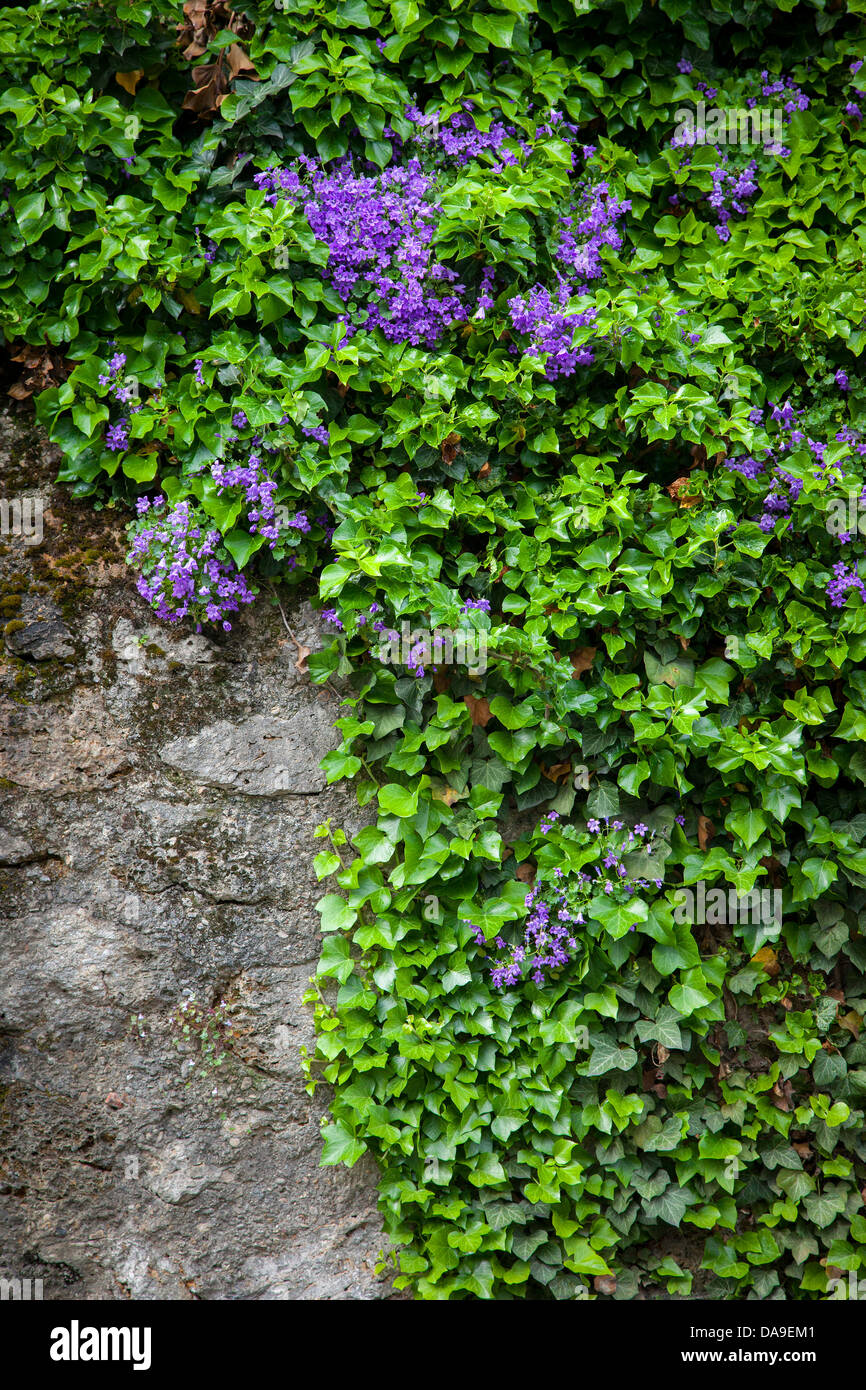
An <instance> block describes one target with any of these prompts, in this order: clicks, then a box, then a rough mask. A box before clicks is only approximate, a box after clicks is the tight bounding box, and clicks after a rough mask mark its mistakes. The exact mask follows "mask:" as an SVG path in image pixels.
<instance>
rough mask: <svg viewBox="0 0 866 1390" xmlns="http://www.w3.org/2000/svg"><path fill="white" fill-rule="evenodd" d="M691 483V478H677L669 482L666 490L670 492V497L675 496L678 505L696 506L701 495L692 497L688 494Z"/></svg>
mask: <svg viewBox="0 0 866 1390" xmlns="http://www.w3.org/2000/svg"><path fill="white" fill-rule="evenodd" d="M691 484H692V480H691V478H687V477H682V478H675V479H674V481H673V482H672V483H668V486H667V488H666V492H667V493H668V496H669V497H672V498H673V500H674V501H675V502H676V503H677V504H678V506H680V507H696V506H697V505H698V503H699V502H700V500H701V499H700V495H698V496H695V497H690V496H689V495H688V489H689V488H690V487H691Z"/></svg>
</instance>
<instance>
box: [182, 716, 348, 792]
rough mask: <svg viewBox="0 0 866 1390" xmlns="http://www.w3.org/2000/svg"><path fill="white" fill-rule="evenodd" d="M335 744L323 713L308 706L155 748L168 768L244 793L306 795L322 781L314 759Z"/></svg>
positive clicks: (318, 759) (317, 760) (216, 728)
mask: <svg viewBox="0 0 866 1390" xmlns="http://www.w3.org/2000/svg"><path fill="white" fill-rule="evenodd" d="M339 742H340V739H339V737H337V736H335V730H334V727H333V725H332V723H331V721H330V719H329V717H328V714H327V712H326V711H325V710H324V709H323V708H322V707H321V706H320V705H308V706H307V707H306V708H304V709H300V710H298V712H297V713H296V714H293V715H292V716H291V718H289V719H277V718H275V717H274V716H273V715H263V714H256V715H253V716H252V718H250V719H244V720H242V721H241V722H240V723H239V724H231V723H229V722H228V720H226V719H221V720H219V722H218V723H216V724H211V725H209V726H208V727H207V728H206V729H202V730H201V732H200V733H198V734H194V735H193V736H192V737H187V738H179V739H174V740H172V742H171V743H167V744H166V745H165V747H164V748H161V749H160V750H159V756H160V757H161V758H162V760H163V762H165V763H168V765H169V767H173V768H176V769H177V770H178V771H179V772H186V773H188V774H189V775H190V776H192V777H194V778H195V779H196V780H197V781H199V782H206V783H208V784H210V785H211V786H215V787H223V788H225V789H226V790H227V791H235V792H242V793H243V794H244V795H245V796H279V795H281V794H284V793H291V794H294V795H302V796H309V795H310V794H311V793H314V792H320V791H323V790H324V788H325V786H326V785H327V783H326V779H325V774H324V773H323V772H322V771H321V769H320V767H319V763H320V762H321V760H322V758H323V757H324V755H325V754H326V753H327V752H328V751H329V749H331V748H336V747H337V746H338V744H339Z"/></svg>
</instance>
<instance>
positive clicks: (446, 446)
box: [439, 430, 461, 464]
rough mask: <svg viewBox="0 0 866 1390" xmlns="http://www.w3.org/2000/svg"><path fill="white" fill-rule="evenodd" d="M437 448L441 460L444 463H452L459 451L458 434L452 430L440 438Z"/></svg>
mask: <svg viewBox="0 0 866 1390" xmlns="http://www.w3.org/2000/svg"><path fill="white" fill-rule="evenodd" d="M439 449H440V453H441V454H442V462H443V463H445V464H450V463H453V462H454V460H455V459H456V457H457V455H458V454H459V453H460V452H461V450H460V435H459V434H457V433H456V432H455V431H454V430H452V431H451V433H450V434H449V435H448V436H447V438H445V439H443V440H442V443H441V445H440V446H439Z"/></svg>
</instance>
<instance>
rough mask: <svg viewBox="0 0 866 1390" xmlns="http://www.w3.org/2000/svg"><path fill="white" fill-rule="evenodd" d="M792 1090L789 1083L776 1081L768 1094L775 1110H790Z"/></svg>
mask: <svg viewBox="0 0 866 1390" xmlns="http://www.w3.org/2000/svg"><path fill="white" fill-rule="evenodd" d="M793 1094H794V1088H793V1086H792V1085H791V1083H790V1081H777V1082H776V1084H775V1086H774V1087H773V1089H772V1091H771V1092H770V1100H771V1101H772V1102H773V1104H774V1105H775V1107H776V1109H777V1110H790V1109H791V1108H792V1107H791V1097H792V1096H793Z"/></svg>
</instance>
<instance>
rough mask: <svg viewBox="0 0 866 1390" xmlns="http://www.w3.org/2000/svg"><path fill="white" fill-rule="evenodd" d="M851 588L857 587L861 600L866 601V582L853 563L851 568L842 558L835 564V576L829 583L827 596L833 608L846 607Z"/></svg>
mask: <svg viewBox="0 0 866 1390" xmlns="http://www.w3.org/2000/svg"><path fill="white" fill-rule="evenodd" d="M851 589H856V590H857V592H858V593H859V595H860V598H861V601H864V602H866V584H864V583H863V580H862V579H861V578H860V576H859V575H858V573H857V571H856V569H855V568H854V567H853V565H852V566H851V567H850V568H849V567H848V566H847V565H846V564H845V563H844V562H843V561H842V560H840V561H839V563H838V564H836V565H834V566H833V578H832V579H831V580H830V583H829V584H828V585H827V597H828V599H829V600H830V606H831V607H832V608H844V606H845V600H846V599H847V597H848V593H849V591H850V590H851Z"/></svg>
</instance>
